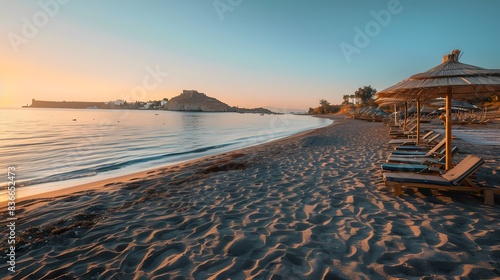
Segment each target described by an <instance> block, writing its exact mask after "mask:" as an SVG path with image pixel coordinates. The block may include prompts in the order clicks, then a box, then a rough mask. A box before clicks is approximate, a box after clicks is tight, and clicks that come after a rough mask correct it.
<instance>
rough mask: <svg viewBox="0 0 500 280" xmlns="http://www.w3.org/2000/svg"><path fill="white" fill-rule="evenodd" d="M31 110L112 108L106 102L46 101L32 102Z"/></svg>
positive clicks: (33, 100)
mask: <svg viewBox="0 0 500 280" xmlns="http://www.w3.org/2000/svg"><path fill="white" fill-rule="evenodd" d="M28 107H29V108H67V109H87V108H96V109H108V108H110V106H109V105H108V104H106V103H104V102H85V101H45V100H35V99H32V100H31V105H30V106H28Z"/></svg>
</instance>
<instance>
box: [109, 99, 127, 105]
mask: <svg viewBox="0 0 500 280" xmlns="http://www.w3.org/2000/svg"><path fill="white" fill-rule="evenodd" d="M108 104H109V105H115V106H122V105H123V104H125V100H122V99H118V100H115V101H109V102H108Z"/></svg>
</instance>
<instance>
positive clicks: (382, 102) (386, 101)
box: [375, 98, 408, 129]
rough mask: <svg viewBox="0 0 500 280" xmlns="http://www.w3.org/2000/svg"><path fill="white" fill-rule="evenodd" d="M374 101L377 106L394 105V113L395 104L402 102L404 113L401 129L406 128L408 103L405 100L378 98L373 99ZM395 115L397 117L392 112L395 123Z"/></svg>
mask: <svg viewBox="0 0 500 280" xmlns="http://www.w3.org/2000/svg"><path fill="white" fill-rule="evenodd" d="M375 102H376V103H377V104H378V106H379V107H383V106H390V105H394V113H396V112H397V110H396V105H400V104H404V105H405V114H404V122H403V129H406V118H407V116H408V114H407V110H408V105H407V102H406V100H401V99H397V98H378V99H377V100H375ZM396 117H397V116H396V114H394V124H396Z"/></svg>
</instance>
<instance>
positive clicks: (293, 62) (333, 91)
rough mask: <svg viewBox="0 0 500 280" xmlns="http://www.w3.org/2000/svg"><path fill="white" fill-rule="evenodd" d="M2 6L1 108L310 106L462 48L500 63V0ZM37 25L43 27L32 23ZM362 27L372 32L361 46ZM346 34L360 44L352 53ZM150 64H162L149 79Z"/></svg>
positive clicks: (468, 58)
mask: <svg viewBox="0 0 500 280" xmlns="http://www.w3.org/2000/svg"><path fill="white" fill-rule="evenodd" d="M0 7H1V9H0V23H1V25H0V34H2V35H3V36H2V38H3V39H2V40H1V41H0V56H1V57H0V61H1V62H0V63H1V64H0V66H1V68H0V69H1V71H2V73H1V74H2V75H0V106H20V105H25V104H27V103H30V102H31V98H35V99H42V100H86V101H87V100H88V101H108V100H116V99H127V100H130V101H133V100H135V99H139V100H142V101H147V100H150V99H151V100H152V99H161V98H163V97H167V98H171V97H173V96H176V95H178V94H179V93H180V92H181V91H182V90H183V89H196V90H198V91H200V92H204V93H206V94H207V95H209V96H213V97H216V98H218V99H219V100H221V101H224V102H226V103H228V104H230V105H233V106H236V105H238V106H240V107H257V106H275V107H281V108H298V109H304V110H305V109H307V108H308V107H314V106H316V105H317V104H318V100H319V99H327V100H328V101H330V102H332V103H340V102H341V101H342V95H344V94H353V93H354V91H355V90H356V89H357V88H358V87H361V86H363V85H372V86H373V87H375V88H376V89H378V90H382V89H384V88H386V87H389V86H391V85H393V84H395V83H397V82H399V81H401V80H402V79H404V78H406V77H408V76H410V75H413V74H415V73H417V72H423V71H425V70H428V69H429V68H432V67H434V66H436V65H438V64H439V63H440V62H441V57H442V56H443V55H445V54H447V53H449V52H450V51H451V50H452V49H456V48H458V49H461V50H462V52H463V56H462V58H461V61H462V62H464V63H468V64H473V65H477V66H480V67H484V68H495V69H498V68H500V56H499V54H498V53H497V50H498V48H499V47H498V46H499V45H500V44H499V43H500V36H498V33H499V32H498V26H500V17H499V16H498V11H499V10H500V1H494V0H489V1H488V0H485V1H415V0H414V1H410V0H401V1H396V0H389V1H387V0H384V1H348V0H341V1H326V0H318V1H298V0H295V1H284V0H277V1H264V0H254V1H251V0H216V1H211V0H208V1H201V0H184V1H180V0H179V1H159V0H157V1H117V0H116V1H95V0H94V1H81V0H64V1H63V0H59V2H58V1H57V0H41V1H6V0H4V1H1V2H0ZM44 7H49V8H48V10H47V8H45V9H44ZM217 8H218V9H219V10H217ZM44 13H45V14H46V15H48V14H49V13H52V15H48V16H46V18H44V16H43V14H44ZM373 14H378V15H382V16H381V19H379V20H378V21H377V19H376V18H375V17H374V16H373ZM387 14H389V15H390V18H388V17H387ZM384 16H385V17H384ZM37 20H38V23H37ZM44 20H45V21H44ZM26 21H28V22H29V23H26ZM27 24H28V25H29V24H33V26H35V29H36V32H31V33H30V32H28V33H26V30H27V29H26V28H27V27H26V25H27ZM356 28H358V29H356ZM367 28H368V29H367ZM370 28H371V29H370ZM28 29H29V28H28ZM356 30H361V31H362V32H363V33H364V34H365V35H362V36H367V38H368V41H366V40H365V41H362V40H361V41H362V43H363V44H359V43H360V42H361V41H360V40H359V36H360V35H359V34H358V33H357V31H356ZM28 31H33V30H28ZM23 32H24V33H23ZM32 33H33V34H32ZM26 34H27V35H28V36H26ZM356 36H357V37H358V38H357V39H358V41H356ZM356 42H358V44H356ZM342 44H344V46H345V45H349V46H352V47H353V48H356V52H355V53H352V54H351V55H348V57H347V58H346V55H345V53H344V52H343V51H342V49H341V45H342ZM148 69H149V70H148ZM151 69H156V72H160V74H158V75H157V77H156V79H154V77H153V79H152V78H151V77H149V80H148V81H149V82H148V83H147V85H148V86H145V84H144V80H145V79H146V80H147V79H148V75H149V76H150V75H151ZM153 72H154V71H153ZM138 88H142V90H139V89H138Z"/></svg>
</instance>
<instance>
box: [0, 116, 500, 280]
mask: <svg viewBox="0 0 500 280" xmlns="http://www.w3.org/2000/svg"><path fill="white" fill-rule="evenodd" d="M332 118H333V119H334V124H333V125H330V126H328V127H325V128H321V129H317V130H313V131H309V132H306V133H302V134H299V135H295V136H293V137H288V138H285V139H281V140H277V141H273V142H270V143H266V144H263V145H259V146H255V147H250V148H246V149H241V150H238V151H234V152H229V153H225V154H221V155H216V156H211V157H208V158H205V159H202V160H195V161H191V162H188V163H185V164H181V165H177V166H169V167H165V168H161V169H157V170H152V171H149V172H144V173H140V174H134V175H131V176H127V177H122V178H119V179H112V180H108V181H106V182H97V183H94V184H88V185H85V186H81V187H77V188H73V189H70V190H64V191H62V192H59V193H49V194H44V195H39V196H37V197H32V198H27V199H24V200H23V201H20V202H18V204H17V208H16V210H17V212H16V215H17V221H16V234H17V235H16V237H17V240H18V243H17V245H16V265H15V270H16V272H15V273H11V272H9V271H8V270H7V268H8V265H7V264H6V261H7V257H6V254H7V252H8V250H7V247H6V246H7V244H6V240H5V238H4V240H2V243H1V244H2V252H4V253H3V254H2V262H1V265H0V277H1V278H2V279H10V278H12V279H397V278H400V279H448V278H460V277H463V278H467V279H495V278H497V279H498V278H499V277H500V208H499V207H498V203H499V199H498V197H497V199H496V203H497V204H496V205H495V206H494V207H490V206H486V205H484V204H483V198H482V197H480V196H477V195H474V194H467V193H458V192H437V191H432V192H428V193H421V192H417V191H416V190H412V189H406V190H405V192H404V194H403V195H402V196H401V197H396V196H394V195H393V194H392V193H391V192H390V190H388V189H387V188H386V187H385V184H384V182H383V178H382V173H381V170H380V165H381V164H382V163H383V162H385V160H386V158H387V156H388V155H389V153H390V147H389V146H388V145H387V142H388V141H389V140H390V138H389V137H388V135H387V131H388V128H387V127H385V126H384V125H383V124H382V123H369V122H365V121H360V120H352V119H345V118H344V116H341V115H338V116H335V117H332ZM440 127H441V128H442V125H439V124H425V125H423V129H431V128H437V129H439V128H440ZM459 129H467V128H459ZM471 129H481V130H484V129H486V130H488V129H493V130H494V129H499V126H498V123H497V124H489V125H485V126H479V127H474V128H471ZM453 144H454V145H457V146H459V147H460V154H459V155H458V156H457V158H456V159H455V161H458V160H460V159H461V158H462V157H464V156H465V155H466V154H475V155H478V156H480V157H482V158H483V159H484V160H485V161H486V164H485V165H484V166H483V167H482V168H481V169H480V171H479V172H478V173H477V178H476V179H477V181H478V182H480V183H481V184H486V185H496V186H499V184H500V183H499V182H500V168H499V165H500V164H499V160H500V151H499V149H498V146H496V145H478V144H473V143H471V142H470V141H466V139H465V138H460V139H455V141H454V142H453ZM5 232H7V231H6V230H5ZM6 234H7V233H5V234H4V236H6Z"/></svg>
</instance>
